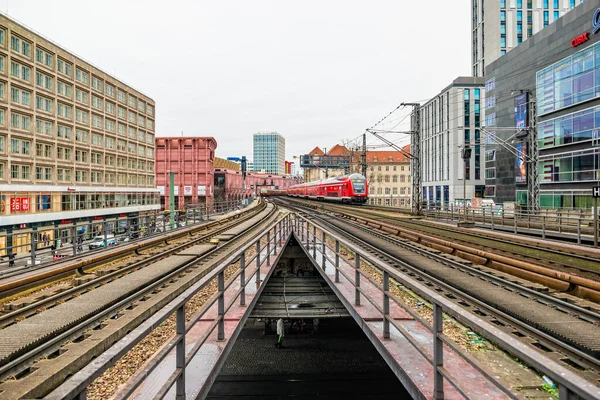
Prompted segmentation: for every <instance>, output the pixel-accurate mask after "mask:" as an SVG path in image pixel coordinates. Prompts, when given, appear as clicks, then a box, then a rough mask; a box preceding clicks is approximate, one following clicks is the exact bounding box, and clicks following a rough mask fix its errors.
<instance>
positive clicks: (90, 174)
mask: <svg viewBox="0 0 600 400" xmlns="http://www.w3.org/2000/svg"><path fill="white" fill-rule="evenodd" d="M54 169H55V168H54V167H35V177H34V179H32V176H31V173H32V167H31V166H30V165H19V164H12V165H11V166H10V178H11V179H15V180H26V181H31V180H36V181H54ZM5 175H6V173H5V164H4V163H0V179H7V177H5ZM115 177H116V183H117V184H129V185H149V186H153V185H154V175H135V174H131V173H130V174H126V173H114V172H103V171H89V170H81V169H75V170H73V169H71V168H56V181H57V182H61V183H72V182H77V183H115ZM73 178H74V179H73Z"/></svg>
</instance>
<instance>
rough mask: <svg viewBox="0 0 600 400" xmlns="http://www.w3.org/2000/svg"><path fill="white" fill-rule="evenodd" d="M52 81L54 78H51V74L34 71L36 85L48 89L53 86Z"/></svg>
mask: <svg viewBox="0 0 600 400" xmlns="http://www.w3.org/2000/svg"><path fill="white" fill-rule="evenodd" d="M53 83H54V78H52V77H51V76H48V75H45V74H42V73H41V72H36V73H35V84H36V85H37V86H39V87H42V88H45V89H48V90H52V88H53V87H54V85H53Z"/></svg>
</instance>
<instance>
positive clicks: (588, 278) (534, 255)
mask: <svg viewBox="0 0 600 400" xmlns="http://www.w3.org/2000/svg"><path fill="white" fill-rule="evenodd" d="M301 203H303V204H305V205H306V206H308V207H311V208H313V209H317V208H319V209H325V210H330V211H332V212H337V213H339V214H340V215H342V216H344V217H345V218H348V219H352V220H354V221H358V222H363V223H366V224H369V225H371V226H375V227H379V228H382V229H384V230H387V231H389V232H390V233H392V234H396V235H399V236H401V237H405V238H408V239H410V240H414V241H417V242H419V243H422V244H424V245H426V246H430V247H433V248H436V249H438V250H441V251H444V252H447V253H450V254H455V255H459V256H460V257H466V258H468V259H469V260H470V261H473V262H475V263H477V264H481V265H487V266H490V267H492V268H495V269H499V270H501V271H503V272H506V273H509V274H514V275H516V276H519V277H521V278H523V279H528V280H531V281H534V282H538V283H541V284H543V285H546V286H549V287H550V288H552V289H554V290H559V291H563V292H570V293H573V294H574V295H576V296H579V297H583V298H586V299H590V300H593V301H596V302H598V301H600V257H599V255H598V253H597V252H594V251H593V250H589V249H585V248H581V249H578V250H575V249H573V247H572V246H562V245H561V244H560V243H557V244H556V246H555V247H552V245H548V244H546V243H543V242H539V241H535V240H531V239H528V240H527V241H522V240H521V241H520V240H519V239H518V238H515V239H507V238H506V237H501V236H499V235H494V234H492V233H485V232H481V231H472V230H469V229H463V228H457V227H444V226H440V225H439V224H433V223H427V222H424V221H417V220H414V219H407V218H403V217H394V216H390V215H381V214H379V213H369V212H366V211H364V210H363V209H362V207H359V208H357V207H349V206H337V205H329V204H327V205H325V206H323V203H318V202H310V201H309V202H306V201H302V202H301Z"/></svg>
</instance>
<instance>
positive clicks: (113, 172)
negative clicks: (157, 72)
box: [0, 15, 159, 254]
mask: <svg viewBox="0 0 600 400" xmlns="http://www.w3.org/2000/svg"><path fill="white" fill-rule="evenodd" d="M154 121H155V105H154V101H153V100H152V99H151V98H150V97H148V96H146V95H144V94H143V93H141V92H139V91H137V90H135V89H133V88H131V87H129V86H127V85H126V84H124V83H123V82H121V81H119V80H118V79H116V78H115V77H112V76H110V75H108V74H106V73H105V72H104V71H102V70H100V69H99V68H97V67H95V66H93V65H91V64H90V63H88V62H86V61H84V60H82V59H81V58H79V57H77V56H76V55H74V54H72V53H70V52H68V51H66V50H65V49H63V48H61V47H60V46H58V45H57V44H55V43H53V42H51V41H50V40H48V39H45V38H43V37H41V36H40V35H38V34H36V33H34V32H32V31H31V30H29V29H27V28H25V27H24V26H22V25H20V24H18V23H16V22H15V21H13V20H11V19H9V18H7V17H5V16H3V15H0V254H5V253H6V251H12V252H17V253H20V252H26V251H29V250H30V248H31V247H30V241H31V238H32V237H35V232H37V234H38V235H39V236H40V237H41V236H42V235H45V236H44V237H46V238H49V239H48V240H46V241H45V243H44V244H46V245H48V243H53V242H54V239H58V238H60V237H63V238H66V237H67V236H69V235H70V233H69V232H72V230H73V228H74V227H76V229H77V232H78V233H80V234H87V233H93V232H94V231H98V230H100V229H103V230H108V231H114V230H115V229H118V228H120V227H121V223H120V222H118V220H119V219H120V218H126V217H135V216H138V215H141V214H144V213H146V212H150V211H152V210H156V209H158V208H159V199H158V191H157V190H156V188H155V182H154V131H155V130H154V129H155V125H154ZM92 221H93V223H92ZM128 223H130V222H128ZM103 225H104V227H103ZM32 232H34V234H32Z"/></svg>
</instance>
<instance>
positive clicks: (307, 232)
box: [294, 216, 600, 400]
mask: <svg viewBox="0 0 600 400" xmlns="http://www.w3.org/2000/svg"><path fill="white" fill-rule="evenodd" d="M294 230H295V232H296V237H297V238H298V240H299V242H301V244H302V245H303V246H305V248H306V249H307V250H308V251H307V252H308V253H309V257H311V258H312V261H313V262H314V263H315V265H320V267H321V268H323V269H325V268H327V267H328V266H332V267H333V268H335V274H334V277H335V278H334V282H330V281H329V283H330V285H331V286H332V287H333V288H335V283H339V282H340V279H341V278H342V279H345V280H346V281H347V282H349V283H350V284H352V285H353V286H354V288H355V290H354V302H353V304H354V305H355V306H359V305H360V304H361V301H362V300H363V299H364V300H366V301H368V302H369V303H371V304H372V305H373V306H374V307H375V308H376V309H377V311H378V312H379V313H381V317H382V320H383V338H384V339H389V338H390V328H391V327H392V326H393V327H394V328H395V329H396V330H397V331H398V332H399V333H400V334H401V335H402V336H403V337H404V338H405V339H406V340H407V341H408V342H409V343H410V344H411V346H413V347H414V348H415V349H416V350H417V351H418V352H419V353H420V354H421V356H422V357H423V358H424V359H425V360H427V362H428V363H429V364H431V366H432V367H433V368H434V393H433V398H435V399H443V398H444V381H447V382H448V383H450V384H451V385H452V386H453V387H454V388H455V389H456V390H457V391H458V392H459V393H460V394H461V395H463V396H464V397H465V398H469V396H468V393H467V392H466V390H465V389H464V388H462V387H461V385H460V382H459V381H458V380H457V379H456V377H454V376H452V374H451V373H450V372H449V371H448V370H447V369H446V368H444V351H445V350H444V345H445V346H447V348H449V349H450V350H451V351H452V352H453V353H455V354H457V355H458V356H460V357H461V358H462V359H463V360H464V361H466V362H467V363H468V364H469V365H471V366H472V367H473V368H475V369H476V370H477V371H478V372H479V373H481V374H482V375H483V376H484V377H485V378H486V379H487V380H488V381H489V382H491V383H492V384H494V385H495V386H496V387H498V389H500V390H501V391H502V392H504V393H505V394H506V395H507V396H508V397H510V398H517V397H516V396H515V395H514V394H513V393H511V391H510V389H508V388H506V387H504V386H503V385H502V384H501V383H500V382H499V381H498V380H497V379H496V378H495V377H494V376H492V375H490V374H489V373H488V372H486V371H485V370H484V368H482V367H481V366H480V365H479V362H478V361H477V360H476V359H475V358H473V357H471V356H470V355H469V354H468V353H467V352H466V351H464V350H461V349H460V348H459V346H458V345H457V344H456V343H455V342H454V341H453V340H452V339H450V338H449V337H448V336H447V335H445V334H444V331H443V320H442V317H443V314H444V313H445V314H447V315H450V316H451V317H453V318H455V319H456V320H458V321H459V322H460V323H462V324H464V325H465V326H468V327H470V328H471V329H472V330H474V331H476V332H478V333H480V334H481V335H482V336H484V337H486V338H487V339H488V340H491V341H492V342H494V343H496V344H497V345H498V346H499V347H500V348H502V349H504V350H505V351H507V352H509V353H511V354H512V355H514V356H516V357H518V358H519V359H520V360H521V361H523V362H524V363H525V364H527V365H529V366H530V367H532V368H534V369H536V370H537V371H538V372H541V373H543V374H544V375H546V376H548V377H550V378H551V379H552V380H553V381H554V382H555V383H557V384H558V387H559V398H560V399H561V400H563V399H564V400H568V399H571V398H572V394H576V395H578V396H580V397H581V398H583V399H598V398H600V387H598V386H595V385H594V384H593V383H592V382H589V381H587V380H585V379H583V378H582V377H581V376H579V375H577V374H575V373H573V372H572V371H570V370H568V369H566V368H565V367H563V366H561V365H559V364H558V363H556V362H554V361H552V360H551V359H549V358H547V357H546V356H545V355H543V354H541V353H539V352H538V351H536V350H534V349H533V348H531V347H529V346H527V345H525V344H523V343H521V342H520V341H518V340H517V339H514V338H512V337H510V336H509V335H508V334H506V333H504V332H502V331H501V330H500V329H498V328H497V327H495V326H493V325H492V324H490V323H487V322H485V321H483V320H481V319H480V318H479V317H478V316H477V315H475V314H473V313H471V312H469V311H467V310H465V309H463V308H461V307H459V306H458V305H456V304H454V303H452V302H451V301H449V300H447V299H445V298H444V297H443V296H442V295H440V294H438V293H437V292H435V291H434V290H432V289H429V288H428V287H427V286H426V285H424V284H422V283H420V282H419V281H417V280H416V279H413V278H412V277H410V276H407V275H404V274H401V273H400V272H399V271H398V270H397V269H395V268H392V267H391V266H389V265H388V264H386V263H384V262H383V261H381V260H379V259H378V258H377V257H376V256H373V255H372V254H370V253H368V252H366V251H363V250H361V249H359V248H356V245H354V244H352V243H350V242H348V241H346V240H344V239H343V238H341V237H340V236H337V235H335V234H332V233H329V232H326V231H325V230H323V229H322V228H321V227H318V226H317V225H316V224H314V223H313V222H311V221H309V220H308V219H306V218H304V217H302V216H297V217H296V218H295V220H294ZM318 233H321V238H320V239H319V235H318ZM328 238H329V239H330V240H331V241H332V242H333V243H334V246H333V247H330V246H329V245H328V244H327V239H328ZM342 246H343V247H345V248H346V249H348V250H350V251H351V252H353V253H354V262H350V261H347V260H346V261H347V263H348V264H349V265H350V268H352V269H353V270H354V274H348V273H346V272H344V271H343V270H342V268H341V267H340V258H343V256H342V253H341V252H340V248H341V247H342ZM311 249H312V253H311V251H310V250H311ZM317 251H318V252H319V253H320V257H318V255H317ZM328 252H329V254H328ZM331 254H332V255H331ZM361 262H364V263H366V264H368V265H370V266H372V267H373V268H375V269H376V270H378V271H379V272H381V274H382V283H381V284H380V283H378V282H377V281H375V280H374V279H373V278H372V277H371V276H370V275H369V274H368V273H366V271H364V270H363V269H361ZM323 275H324V277H325V279H326V280H328V277H327V275H326V274H323ZM361 279H366V280H368V281H369V283H370V284H372V285H374V286H375V287H376V288H377V289H379V290H380V291H381V293H382V294H383V301H381V299H379V300H375V299H374V298H373V297H372V296H370V295H369V294H368V293H367V292H366V291H365V290H363V289H362V288H361ZM390 279H393V280H394V281H395V282H398V283H400V284H401V285H404V286H405V287H407V288H408V289H409V290H412V291H413V292H415V293H417V294H418V295H419V296H420V297H422V298H423V299H425V300H426V301H428V302H430V303H431V304H432V308H433V323H432V324H430V323H429V322H428V321H427V320H426V319H424V318H423V317H422V316H421V315H419V314H417V313H416V312H415V311H413V310H412V309H411V308H410V307H408V306H407V305H406V304H404V303H403V302H402V301H401V300H399V299H398V298H396V297H395V296H394V295H392V294H391V293H390ZM340 299H342V297H340ZM342 300H343V299H342ZM390 300H391V301H393V302H394V303H396V304H397V305H398V306H399V307H400V308H401V309H403V310H404V311H405V312H407V313H408V314H409V315H410V316H411V317H412V318H414V319H415V320H416V321H418V322H419V323H420V324H421V325H422V326H423V327H425V328H426V329H427V330H428V331H429V332H431V334H432V335H433V349H432V351H428V350H427V349H426V348H424V347H423V346H422V345H421V344H419V343H418V341H417V340H416V339H415V338H413V336H411V335H410V333H409V332H408V331H407V330H406V329H405V328H404V327H403V326H402V325H401V324H400V323H399V322H398V321H396V320H395V319H393V318H392V316H391V315H390Z"/></svg>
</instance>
